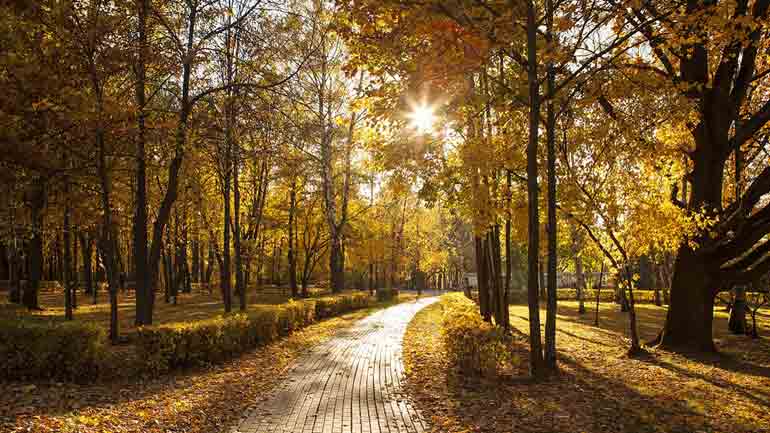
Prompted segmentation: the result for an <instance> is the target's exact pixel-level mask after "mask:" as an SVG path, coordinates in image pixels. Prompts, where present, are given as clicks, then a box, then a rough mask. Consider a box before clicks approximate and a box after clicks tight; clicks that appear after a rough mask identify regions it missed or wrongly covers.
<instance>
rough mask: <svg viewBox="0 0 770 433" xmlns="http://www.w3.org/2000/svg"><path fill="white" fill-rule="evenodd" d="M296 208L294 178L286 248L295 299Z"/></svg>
mask: <svg viewBox="0 0 770 433" xmlns="http://www.w3.org/2000/svg"><path fill="white" fill-rule="evenodd" d="M296 208H297V181H296V179H295V178H292V180H291V188H290V189H289V248H288V262H289V287H290V288H291V296H292V298H296V297H297V296H298V295H299V291H298V288H297V259H296V257H295V254H296V253H295V251H294V246H295V241H294V237H295V234H294V218H295V216H294V214H295V212H296Z"/></svg>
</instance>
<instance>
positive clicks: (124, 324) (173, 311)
mask: <svg viewBox="0 0 770 433" xmlns="http://www.w3.org/2000/svg"><path fill="white" fill-rule="evenodd" d="M259 292H262V293H259ZM286 292H287V294H282V293H281V289H276V288H270V289H268V290H264V291H258V290H257V289H256V288H253V287H252V288H250V289H249V296H248V303H249V305H256V304H262V305H264V304H280V303H283V302H286V301H287V300H288V299H289V296H288V289H287V290H286ZM325 294H329V292H328V291H327V290H321V289H315V290H313V291H311V295H312V296H322V295H325ZM39 300H40V306H41V307H42V308H43V310H42V311H35V312H32V313H28V312H27V310H26V309H24V308H19V307H18V306H16V305H12V304H8V293H7V292H3V293H0V314H23V315H30V316H33V317H36V318H40V319H54V320H64V293H62V292H53V291H43V292H41V293H40V297H39ZM98 301H99V302H98V303H97V304H94V303H93V298H92V297H91V296H87V295H83V294H82V292H79V293H78V297H77V302H78V308H77V309H76V310H75V311H74V316H75V320H86V321H91V322H96V323H99V324H102V325H104V328H105V329H108V328H109V321H110V304H109V296H108V294H107V292H106V291H104V290H102V291H100V292H99V298H98ZM239 305H240V304H239V300H238V297H237V296H235V295H234V296H233V311H237V310H238V308H239ZM223 312H224V304H223V303H222V296H221V294H220V293H219V290H217V289H214V291H213V292H212V293H208V292H207V291H200V290H198V289H197V288H194V289H193V291H192V293H180V294H179V297H178V298H177V304H176V305H174V304H173V303H168V304H167V303H166V302H164V299H163V294H162V293H158V294H156V297H155V310H154V313H153V323H154V324H162V323H172V322H181V321H192V320H200V319H208V318H211V317H215V316H218V315H220V314H222V313H223ZM135 317H136V300H135V298H134V292H133V291H126V292H124V293H118V322H119V325H120V333H121V334H122V335H126V334H131V333H133V332H134V331H136V327H135V326H134V319H135Z"/></svg>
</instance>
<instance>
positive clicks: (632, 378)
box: [404, 302, 770, 433]
mask: <svg viewBox="0 0 770 433" xmlns="http://www.w3.org/2000/svg"><path fill="white" fill-rule="evenodd" d="M637 307H638V316H639V322H640V323H639V330H640V333H641V336H642V337H643V338H645V339H650V338H652V337H654V336H655V335H656V333H657V331H658V330H659V329H660V327H661V325H662V323H663V320H664V317H665V309H664V308H661V307H655V306H653V305H639V306H637ZM441 310H442V306H441V305H440V304H439V303H437V304H434V305H432V306H430V307H427V308H426V309H424V310H423V311H421V312H420V313H418V314H417V316H416V317H415V319H414V320H413V321H412V323H411V324H410V326H409V328H408V330H407V334H406V338H405V349H404V358H405V363H406V368H407V374H408V377H409V380H408V384H409V385H408V386H409V391H410V392H411V393H412V394H413V395H415V396H416V397H417V400H418V406H419V407H420V408H421V409H422V410H423V411H424V412H425V413H426V414H428V415H429V416H430V417H431V418H432V419H433V422H434V431H436V432H467V431H471V432H501V433H502V432H634V433H636V432H639V433H642V432H682V433H684V432H745V433H749V432H751V433H758V432H770V410H768V408H770V338H768V335H770V313H769V312H768V311H766V310H765V311H762V312H761V314H762V315H761V316H760V330H759V332H760V335H763V337H762V338H760V339H758V340H752V339H750V338H749V337H745V336H733V335H730V334H728V333H727V332H726V329H727V315H726V314H725V313H724V312H721V311H717V313H716V318H715V323H714V334H715V339H716V341H717V344H718V347H719V350H720V354H719V355H715V356H707V357H695V356H691V357H685V356H682V355H675V354H672V353H668V352H664V351H657V350H652V352H651V355H650V356H649V357H645V358H641V359H630V358H628V357H627V356H626V355H625V352H626V350H627V348H628V345H629V341H628V338H627V334H628V332H627V328H628V324H627V316H626V315H625V314H624V313H620V312H618V308H617V306H615V305H613V304H602V305H601V306H600V324H599V326H598V327H596V326H593V319H594V317H593V314H592V313H593V311H591V312H590V313H589V314H586V315H584V316H581V315H579V314H578V313H577V304H576V303H574V302H563V303H560V305H559V315H558V319H557V327H558V328H557V329H558V332H557V346H558V350H559V370H560V373H559V375H558V376H557V377H555V378H553V379H550V380H547V381H545V382H541V383H533V382H531V381H529V379H527V375H528V371H527V369H528V366H527V361H528V356H529V355H528V345H527V340H526V335H525V333H527V332H528V327H529V324H528V321H527V317H528V314H527V308H526V307H525V306H512V307H511V319H512V325H513V326H514V328H515V335H516V337H515V338H514V343H513V347H511V350H512V351H514V353H515V354H516V356H517V359H518V362H517V364H516V365H515V366H514V369H513V371H507V372H505V374H504V375H503V376H502V377H500V378H497V379H496V380H484V379H467V378H466V379H462V378H459V377H458V375H457V374H456V373H455V372H454V371H451V370H450V368H449V366H448V364H447V362H446V356H445V354H444V353H443V347H442V344H441V339H440V331H441V329H440V328H441V327H440V323H441V315H442V311H441ZM543 317H545V312H544V311H542V312H541V318H543Z"/></svg>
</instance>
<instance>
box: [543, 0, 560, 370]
mask: <svg viewBox="0 0 770 433" xmlns="http://www.w3.org/2000/svg"><path fill="white" fill-rule="evenodd" d="M545 3H546V42H547V43H548V44H550V43H552V40H553V15H554V11H553V0H546V2H545ZM546 77H547V78H546V85H547V92H548V100H547V102H546V108H545V111H546V123H545V126H546V128H545V133H546V150H547V152H546V153H547V161H548V164H547V165H548V169H547V178H548V282H547V285H548V287H547V292H548V300H547V306H546V316H545V355H544V357H545V364H546V366H547V367H548V369H550V370H555V369H556V302H557V299H556V260H557V256H556V254H557V252H556V232H557V229H558V225H557V224H556V113H555V112H554V107H553V100H554V98H555V97H556V95H555V94H554V91H555V89H554V88H555V85H554V80H555V72H554V67H553V62H552V61H551V60H550V58H549V60H548V61H547V66H546Z"/></svg>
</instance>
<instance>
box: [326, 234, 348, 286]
mask: <svg viewBox="0 0 770 433" xmlns="http://www.w3.org/2000/svg"><path fill="white" fill-rule="evenodd" d="M342 266H344V265H343V262H342V242H341V240H340V238H339V237H338V236H334V235H333V237H332V239H331V245H330V249H329V270H330V272H331V275H330V283H331V289H332V292H333V293H339V292H341V291H342V290H344V289H345V270H344V269H343V268H342Z"/></svg>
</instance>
